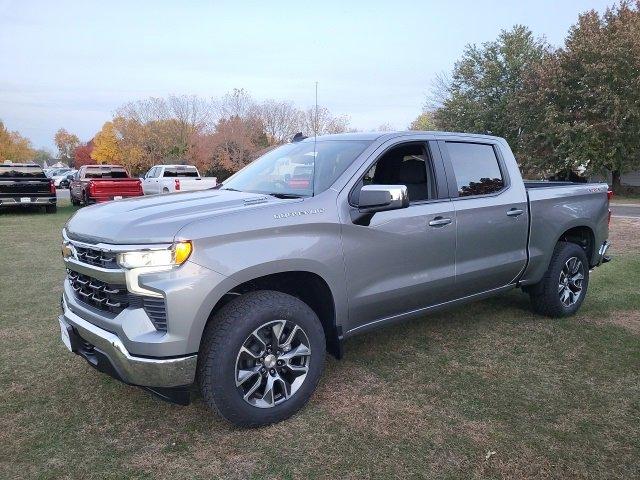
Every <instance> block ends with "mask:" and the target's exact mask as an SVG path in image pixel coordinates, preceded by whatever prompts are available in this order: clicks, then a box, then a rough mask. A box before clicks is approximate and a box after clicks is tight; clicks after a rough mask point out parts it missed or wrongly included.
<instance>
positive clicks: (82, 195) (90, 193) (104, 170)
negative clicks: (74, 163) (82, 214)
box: [69, 165, 142, 205]
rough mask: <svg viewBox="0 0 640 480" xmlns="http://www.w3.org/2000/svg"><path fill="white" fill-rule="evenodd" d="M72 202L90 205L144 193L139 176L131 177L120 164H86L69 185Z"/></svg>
mask: <svg viewBox="0 0 640 480" xmlns="http://www.w3.org/2000/svg"><path fill="white" fill-rule="evenodd" d="M69 191H70V196H71V203H72V204H74V205H89V204H90V203H96V202H107V201H109V200H120V199H122V198H127V197H139V196H141V195H142V185H141V182H140V179H139V178H131V177H130V176H129V173H128V172H127V171H126V170H125V168H124V167H121V166H120V165H85V166H83V167H80V170H78V173H76V174H75V176H74V177H73V179H72V180H71V183H70V185H69Z"/></svg>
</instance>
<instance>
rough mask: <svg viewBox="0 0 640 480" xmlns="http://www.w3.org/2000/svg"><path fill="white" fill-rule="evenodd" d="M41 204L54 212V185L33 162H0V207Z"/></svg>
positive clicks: (50, 211) (47, 210)
mask: <svg viewBox="0 0 640 480" xmlns="http://www.w3.org/2000/svg"><path fill="white" fill-rule="evenodd" d="M10 206H42V207H44V209H45V211H46V212H47V213H55V212H56V210H57V204H56V187H55V185H54V184H53V180H52V179H50V178H47V177H46V175H45V174H44V171H43V170H42V167H41V166H40V165H37V164H35V163H0V208H3V207H10Z"/></svg>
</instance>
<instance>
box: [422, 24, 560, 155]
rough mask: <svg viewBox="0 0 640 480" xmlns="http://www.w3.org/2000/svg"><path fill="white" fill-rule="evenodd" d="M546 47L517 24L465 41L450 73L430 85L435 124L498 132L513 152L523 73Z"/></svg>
mask: <svg viewBox="0 0 640 480" xmlns="http://www.w3.org/2000/svg"><path fill="white" fill-rule="evenodd" d="M547 51H548V46H547V44H546V43H545V42H544V40H542V39H538V38H536V37H534V35H533V34H532V32H531V31H530V30H529V29H528V28H527V27H524V26H522V25H516V26H515V27H513V28H512V29H511V30H509V31H506V30H503V31H502V32H500V35H499V36H498V38H497V39H496V40H495V41H493V42H487V43H484V44H482V45H480V46H478V45H468V46H467V47H466V48H465V50H464V53H463V55H462V58H461V59H460V60H458V61H457V62H456V64H455V66H454V69H453V73H452V74H451V77H450V78H448V77H440V81H439V82H438V83H437V84H436V85H435V86H434V92H433V95H434V96H435V97H436V99H437V101H438V103H439V104H438V105H436V106H437V108H436V110H435V111H434V112H433V119H434V121H435V124H436V126H437V128H438V129H441V130H450V131H460V132H470V133H490V134H492V135H497V136H501V137H504V138H506V139H507V141H508V142H509V144H510V145H511V147H512V148H513V149H514V151H515V152H516V153H517V152H518V151H519V150H520V135H521V133H522V125H521V123H520V120H521V118H522V115H521V114H520V111H519V110H518V106H519V99H520V98H521V95H522V92H523V90H524V86H523V83H524V73H525V72H527V71H528V70H530V69H532V68H533V67H534V66H535V65H537V64H538V63H539V62H540V60H541V59H542V57H543V55H544V54H545V52H547Z"/></svg>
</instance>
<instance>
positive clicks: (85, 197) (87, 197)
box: [82, 190, 90, 207]
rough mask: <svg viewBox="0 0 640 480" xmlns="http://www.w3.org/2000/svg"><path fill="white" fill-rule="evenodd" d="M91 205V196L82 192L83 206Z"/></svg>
mask: <svg viewBox="0 0 640 480" xmlns="http://www.w3.org/2000/svg"><path fill="white" fill-rule="evenodd" d="M89 203H90V200H89V194H88V193H87V192H86V190H85V191H84V192H82V205H84V206H85V207H86V206H87V205H89Z"/></svg>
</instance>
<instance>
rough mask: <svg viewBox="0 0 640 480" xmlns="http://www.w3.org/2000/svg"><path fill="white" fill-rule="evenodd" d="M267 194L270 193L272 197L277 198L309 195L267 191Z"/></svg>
mask: <svg viewBox="0 0 640 480" xmlns="http://www.w3.org/2000/svg"><path fill="white" fill-rule="evenodd" d="M265 195H269V196H270V197H276V198H305V197H307V195H299V194H297V193H266V194H265Z"/></svg>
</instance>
